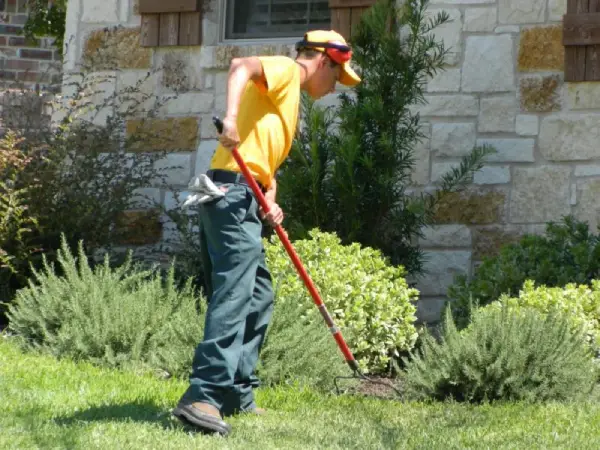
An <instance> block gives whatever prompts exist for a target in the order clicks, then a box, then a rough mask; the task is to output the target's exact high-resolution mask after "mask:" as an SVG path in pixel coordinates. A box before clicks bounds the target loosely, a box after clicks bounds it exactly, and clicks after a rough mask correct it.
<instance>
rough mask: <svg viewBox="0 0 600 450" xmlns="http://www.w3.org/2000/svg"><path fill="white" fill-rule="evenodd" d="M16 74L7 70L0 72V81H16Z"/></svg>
mask: <svg viewBox="0 0 600 450" xmlns="http://www.w3.org/2000/svg"><path fill="white" fill-rule="evenodd" d="M16 79H17V72H10V71H8V70H0V80H16Z"/></svg>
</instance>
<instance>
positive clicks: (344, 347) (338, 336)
mask: <svg viewBox="0 0 600 450" xmlns="http://www.w3.org/2000/svg"><path fill="white" fill-rule="evenodd" d="M213 123H214V124H215V127H217V130H218V131H219V133H222V132H223V122H222V121H221V119H219V118H218V117H213ZM231 153H232V154H233V157H234V158H235V160H236V162H237V163H238V165H239V166H240V169H241V170H242V173H243V174H244V177H246V179H247V180H248V183H249V184H250V187H251V188H252V192H254V195H256V198H257V199H258V203H259V204H260V206H261V207H262V209H263V211H264V212H265V214H267V213H268V212H269V205H268V204H267V201H266V199H265V196H264V195H263V193H262V191H261V190H260V188H259V187H258V183H257V182H256V180H255V179H254V177H253V176H252V174H251V173H250V170H248V166H247V165H246V163H245V162H244V160H243V159H242V157H241V155H240V153H239V152H238V150H237V148H234V149H233V150H232V151H231ZM275 232H276V233H277V235H278V236H279V239H280V240H281V243H282V244H283V246H284V247H285V249H286V250H287V252H288V255H290V258H291V259H292V262H293V263H294V266H296V269H297V270H298V274H299V275H300V277H301V278H302V280H303V281H304V284H305V285H306V287H307V289H308V291H309V292H310V295H311V296H312V298H313V300H314V302H315V304H316V305H317V308H319V311H320V312H321V315H322V316H323V319H325V323H326V324H327V326H328V327H329V330H330V331H331V333H332V334H333V338H334V339H335V341H336V342H337V344H338V347H339V348H340V350H341V351H342V354H343V355H344V358H346V362H347V363H348V365H349V366H350V369H352V371H353V372H354V373H355V374H359V375H360V370H359V367H358V363H357V362H356V359H354V355H353V354H352V352H351V351H350V348H348V344H346V341H345V340H344V338H343V336H342V332H341V331H340V329H339V328H338V327H337V326H336V325H335V322H334V321H333V318H332V317H331V315H330V314H329V311H327V307H326V306H325V304H324V303H323V300H321V296H320V295H319V291H317V288H316V287H315V285H314V283H313V281H312V279H311V278H310V276H309V275H308V273H307V272H306V269H305V268H304V265H303V264H302V262H301V261H300V258H299V257H298V254H297V253H296V251H295V250H294V247H293V246H292V243H291V242H290V240H289V238H288V236H287V234H286V232H285V231H284V230H283V228H282V226H281V225H277V226H276V227H275ZM361 378H364V376H363V375H361Z"/></svg>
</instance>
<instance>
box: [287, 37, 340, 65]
mask: <svg viewBox="0 0 600 450" xmlns="http://www.w3.org/2000/svg"><path fill="white" fill-rule="evenodd" d="M310 48H312V49H314V48H324V49H325V54H326V55H327V56H329V57H330V58H331V59H332V60H333V61H334V62H336V63H338V64H340V65H341V64H344V63H347V62H348V61H350V59H351V58H352V49H351V48H350V47H349V46H348V45H344V44H336V43H335V42H311V41H307V40H303V41H300V42H298V43H297V44H296V51H299V50H301V49H310Z"/></svg>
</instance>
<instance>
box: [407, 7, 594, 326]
mask: <svg viewBox="0 0 600 450" xmlns="http://www.w3.org/2000/svg"><path fill="white" fill-rule="evenodd" d="M566 3H567V1H566V0H432V1H431V10H432V12H435V11H437V10H441V9H443V10H445V11H447V12H448V13H449V15H450V17H451V18H453V19H454V20H453V22H452V23H450V24H446V25H444V26H443V27H442V29H441V30H438V31H437V32H436V34H437V35H438V36H439V37H440V38H443V40H444V42H445V43H446V44H448V45H450V46H452V49H453V50H452V52H451V55H450V58H449V60H448V67H447V68H446V70H445V71H444V72H442V73H440V74H438V75H437V76H436V77H435V78H434V79H432V80H430V82H429V84H428V95H427V100H428V104H427V105H425V106H423V107H421V108H420V111H421V113H422V114H423V116H424V119H425V121H426V123H427V125H426V129H427V130H428V136H429V139H428V140H427V141H426V142H425V143H424V144H423V145H422V146H421V147H420V149H419V152H420V158H419V161H420V163H419V164H420V165H421V167H420V169H419V170H418V171H417V173H418V174H419V179H418V180H417V181H418V182H420V183H421V184H423V185H429V186H431V185H434V184H435V182H436V180H437V179H439V177H440V175H442V174H443V173H444V172H445V171H446V170H447V169H448V168H449V167H451V166H452V165H453V164H455V163H456V161H458V158H460V156H462V155H464V154H465V152H468V151H469V150H470V149H471V148H472V147H473V145H476V144H485V143H489V144H491V145H493V146H494V147H495V148H496V150H497V153H496V154H495V155H493V156H491V157H489V158H488V162H489V163H488V164H486V166H485V168H484V169H483V170H482V171H481V172H479V173H477V174H476V175H475V177H474V185H473V186H472V188H471V189H469V190H468V191H467V192H465V193H463V194H460V195H453V196H450V197H449V198H448V199H447V200H446V201H445V203H444V204H443V205H442V207H441V208H440V210H439V211H438V218H439V220H440V225H439V226H437V227H435V228H434V229H431V230H427V232H426V239H424V240H423V241H422V242H421V245H422V246H423V247H424V248H426V249H427V256H428V257H429V260H430V262H429V263H428V267H429V269H430V274H428V275H427V276H426V277H425V278H424V279H423V280H422V281H421V282H420V283H419V286H420V289H421V292H422V293H423V299H422V301H421V304H420V305H419V306H420V315H421V317H423V318H425V319H427V320H436V319H437V318H438V317H439V312H440V308H441V306H442V305H443V303H444V302H443V300H444V295H445V292H446V289H447V287H448V286H449V284H451V283H452V280H453V277H454V276H455V275H457V274H471V273H472V271H473V270H474V269H475V268H476V266H477V264H478V263H479V262H481V260H482V259H483V258H484V257H486V256H490V255H493V254H495V253H496V252H497V250H498V249H499V247H500V246H501V245H502V244H505V243H509V242H513V241H515V240H516V239H518V238H519V236H521V235H522V234H524V233H540V232H543V230H544V225H545V223H546V222H548V221H553V220H560V219H561V217H562V216H563V215H567V214H574V215H575V216H576V217H578V218H579V219H581V220H586V221H588V222H589V224H590V227H591V228H592V230H596V226H597V225H598V223H599V222H598V219H599V217H600V216H599V212H600V197H599V196H598V194H600V165H599V163H600V150H599V148H598V146H597V145H596V143H597V142H598V137H599V136H598V135H599V133H600V131H599V130H600V128H599V127H598V123H599V120H600V83H565V82H564V81H563V80H564V47H563V45H562V16H563V15H564V14H565V13H566Z"/></svg>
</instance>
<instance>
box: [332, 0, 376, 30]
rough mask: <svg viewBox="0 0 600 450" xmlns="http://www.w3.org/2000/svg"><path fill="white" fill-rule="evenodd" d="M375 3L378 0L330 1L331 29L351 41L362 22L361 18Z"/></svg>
mask: <svg viewBox="0 0 600 450" xmlns="http://www.w3.org/2000/svg"><path fill="white" fill-rule="evenodd" d="M375 2H376V0H329V8H330V9H331V28H332V29H333V30H335V31H337V32H338V33H340V34H341V35H342V36H344V38H345V39H350V36H351V35H352V32H353V31H354V28H355V27H356V25H358V23H359V22H360V16H362V14H363V13H364V12H365V11H366V10H367V9H368V8H369V7H370V6H372V5H373V4H374V3H375Z"/></svg>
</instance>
